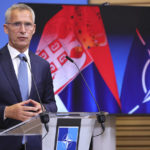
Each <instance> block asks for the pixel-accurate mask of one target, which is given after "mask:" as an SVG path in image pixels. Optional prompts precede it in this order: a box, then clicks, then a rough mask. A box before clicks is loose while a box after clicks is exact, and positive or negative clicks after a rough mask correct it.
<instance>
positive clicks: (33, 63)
mask: <svg viewBox="0 0 150 150" xmlns="http://www.w3.org/2000/svg"><path fill="white" fill-rule="evenodd" d="M29 56H30V63H31V73H32V76H33V77H34V80H35V84H36V83H37V78H36V75H37V74H38V65H37V62H36V60H35V57H34V54H33V53H32V52H31V51H29ZM35 93H36V89H35V85H34V82H33V79H32V86H31V92H30V96H29V98H31V97H34V96H33V95H35Z"/></svg>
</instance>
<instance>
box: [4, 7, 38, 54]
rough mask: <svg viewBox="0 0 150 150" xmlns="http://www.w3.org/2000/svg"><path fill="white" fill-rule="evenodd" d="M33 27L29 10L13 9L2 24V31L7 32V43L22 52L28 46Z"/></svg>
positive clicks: (33, 30)
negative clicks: (8, 17) (5, 22)
mask: <svg viewBox="0 0 150 150" xmlns="http://www.w3.org/2000/svg"><path fill="white" fill-rule="evenodd" d="M35 27H36V25H35V24H34V22H33V18H32V14H31V13H30V11H28V10H18V9H15V10H13V11H12V13H11V16H10V19H9V20H8V22H7V24H4V31H5V33H6V34H8V37H9V44H10V45H11V46H12V47H14V48H16V49H17V50H18V51H20V52H24V51H25V50H26V49H27V48H28V47H29V44H30V41H31V38H32V35H33V34H34V32H35Z"/></svg>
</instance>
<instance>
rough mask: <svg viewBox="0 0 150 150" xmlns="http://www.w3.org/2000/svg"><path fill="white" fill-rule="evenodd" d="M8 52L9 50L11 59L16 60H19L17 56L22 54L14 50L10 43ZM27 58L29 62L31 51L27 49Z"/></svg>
mask: <svg viewBox="0 0 150 150" xmlns="http://www.w3.org/2000/svg"><path fill="white" fill-rule="evenodd" d="M7 46H8V50H9V53H10V56H11V59H12V60H13V59H15V58H17V56H18V55H19V54H20V52H19V51H18V50H17V49H15V48H13V47H12V46H10V44H9V43H8V45H7ZM24 54H25V56H26V57H27V60H29V49H27V50H26V51H25V52H24Z"/></svg>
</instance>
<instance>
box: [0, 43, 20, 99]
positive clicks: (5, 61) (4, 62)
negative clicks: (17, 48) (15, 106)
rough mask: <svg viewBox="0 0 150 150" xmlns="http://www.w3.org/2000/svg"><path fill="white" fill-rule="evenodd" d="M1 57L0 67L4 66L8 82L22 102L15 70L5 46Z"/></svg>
mask: <svg viewBox="0 0 150 150" xmlns="http://www.w3.org/2000/svg"><path fill="white" fill-rule="evenodd" d="M0 57H1V59H0V65H1V66H2V68H3V70H4V73H5V74H6V77H7V79H8V82H9V83H10V86H11V87H12V90H13V92H14V93H15V95H16V98H17V100H18V101H21V94H20V89H19V85H18V80H17V77H16V74H15V70H14V67H13V64H12V60H11V57H10V54H9V51H8V48H7V46H5V47H4V48H3V50H1V56H0Z"/></svg>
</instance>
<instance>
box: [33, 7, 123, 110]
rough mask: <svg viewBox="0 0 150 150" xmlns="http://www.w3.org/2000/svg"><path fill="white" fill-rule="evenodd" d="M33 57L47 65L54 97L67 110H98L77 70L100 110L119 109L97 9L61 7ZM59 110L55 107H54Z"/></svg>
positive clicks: (117, 95)
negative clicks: (37, 56) (42, 60)
mask: <svg viewBox="0 0 150 150" xmlns="http://www.w3.org/2000/svg"><path fill="white" fill-rule="evenodd" d="M36 54H37V55H39V56H41V57H43V58H44V59H45V60H47V61H48V62H49V63H50V69H51V72H52V78H53V84H54V91H55V94H57V95H59V97H60V98H61V100H62V102H63V104H64V105H65V106H66V108H67V110H68V111H94V112H95V111H98V109H97V107H96V105H95V102H94V100H93V98H92V96H91V94H90V92H89V90H88V88H87V87H86V85H85V83H84V81H83V79H82V77H81V75H80V74H79V71H78V69H77V67H76V66H75V65H74V64H72V63H71V62H69V61H68V60H67V59H66V55H68V56H69V57H71V58H72V59H73V60H74V62H75V63H76V64H77V66H78V67H79V69H80V70H81V71H82V73H83V76H84V78H85V79H86V81H87V83H88V85H89V87H90V90H91V92H92V93H93V95H94V97H95V100H96V101H97V103H98V105H99V107H100V109H101V110H103V111H107V112H110V113H118V112H120V109H121V104H120V99H119V94H118V89H117V84H116V79H115V73H114V67H113V62H112V57H111V53H110V49H109V45H108V41H107V36H106V33H105V29H104V25H103V21H102V18H101V14H100V8H99V7H97V6H90V7H89V6H72V5H70V6H69V5H68V6H62V9H61V10H60V11H59V12H57V13H56V14H55V15H54V16H53V17H52V18H50V19H49V21H48V22H47V23H46V25H45V27H44V29H43V33H42V36H41V39H40V42H39V44H38V48H37V51H36ZM58 107H59V106H58Z"/></svg>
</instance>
